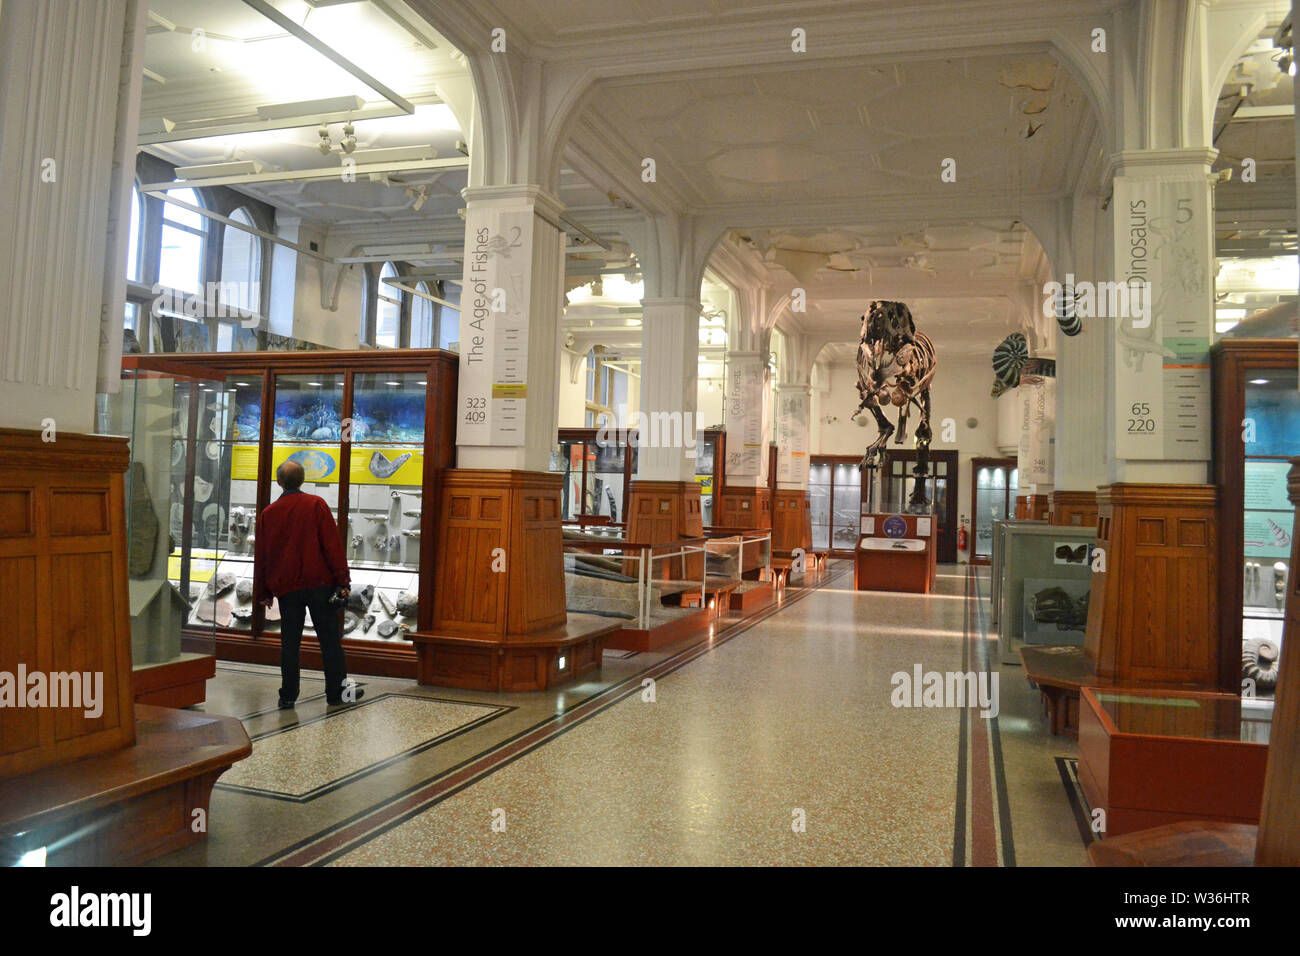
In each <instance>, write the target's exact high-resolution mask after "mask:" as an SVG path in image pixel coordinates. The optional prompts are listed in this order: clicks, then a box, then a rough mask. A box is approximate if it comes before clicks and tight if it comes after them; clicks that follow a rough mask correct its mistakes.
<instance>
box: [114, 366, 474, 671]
mask: <svg viewBox="0 0 1300 956" xmlns="http://www.w3.org/2000/svg"><path fill="white" fill-rule="evenodd" d="M131 361H132V362H134V363H135V364H136V365H137V366H138V367H139V368H141V369H152V368H154V367H162V365H166V366H169V367H172V368H182V369H183V368H185V367H187V366H189V365H191V364H192V365H193V366H195V367H203V368H206V369H210V370H215V371H216V373H217V374H218V375H219V376H220V380H219V381H218V382H217V383H216V386H215V387H214V388H213V390H212V393H211V398H210V401H211V403H212V405H213V408H214V409H216V410H217V412H216V413H214V415H213V416H212V418H211V421H210V423H209V424H207V425H206V430H205V431H201V433H200V439H201V441H200V442H199V447H198V448H197V455H196V457H200V460H201V461H204V462H206V464H205V467H206V468H207V469H208V471H207V472H203V473H202V474H201V475H200V476H199V478H196V482H195V486H194V488H193V492H192V494H191V495H190V496H189V499H187V502H186V503H185V505H184V506H183V507H185V508H191V509H193V508H195V507H197V508H198V509H199V511H200V514H201V517H202V520H201V522H200V523H199V525H197V526H196V528H195V545H194V548H193V554H192V561H193V562H194V564H195V565H196V566H197V567H199V568H201V569H202V571H205V572H206V571H207V570H208V569H209V568H210V569H211V570H212V577H211V582H210V583H209V584H207V585H206V588H207V589H208V590H211V591H212V592H213V597H214V598H215V600H214V601H212V602H209V603H211V604H212V606H211V607H207V606H205V605H204V604H200V605H198V606H197V607H195V608H194V609H193V610H192V611H191V612H190V615H189V617H188V621H187V629H186V633H187V634H189V633H191V631H192V630H193V629H194V628H197V627H200V626H202V625H204V624H210V625H212V626H213V627H214V628H215V630H214V639H215V646H216V650H217V654H218V656H220V657H224V658H231V659H236V660H252V661H258V662H263V663H274V662H276V661H278V659H279V639H278V636H277V632H278V629H279V607H278V605H277V604H273V605H272V606H271V607H270V608H269V609H266V608H262V607H261V606H259V605H255V604H254V603H253V600H252V587H253V571H254V558H253V555H254V543H255V541H256V536H257V524H258V518H259V516H260V514H261V512H262V510H263V509H264V508H265V507H266V506H267V505H268V504H270V502H271V501H272V500H274V499H275V498H276V497H278V495H279V493H280V491H279V488H278V486H276V485H275V479H274V476H275V470H276V468H278V467H279V466H280V465H281V464H282V463H283V462H284V461H286V460H290V459H291V460H294V461H296V462H298V463H299V464H301V465H302V466H303V469H304V471H305V473H306V482H305V483H304V485H303V489H302V490H303V491H305V492H307V493H309V494H315V495H318V496H320V497H321V498H323V499H324V500H325V501H326V503H327V504H328V505H329V507H330V509H331V511H332V512H333V514H334V518H335V521H336V522H337V524H338V527H339V535H340V538H341V541H342V544H343V547H344V551H345V553H346V555H347V559H348V565H349V569H350V573H351V578H352V599H351V600H350V601H349V603H348V606H347V607H346V609H344V610H343V611H342V612H341V617H342V628H343V634H344V647H345V649H346V651H347V654H348V663H349V667H350V669H352V670H354V671H356V672H358V673H371V674H391V675H394V676H413V675H414V673H415V657H414V651H413V649H412V646H411V644H410V642H409V641H408V640H407V639H406V635H407V634H408V633H409V632H410V631H412V630H415V629H417V628H428V627H429V626H431V623H432V586H433V567H434V561H435V560H436V547H435V543H434V530H435V528H436V524H435V522H436V520H437V514H436V507H437V501H438V487H439V476H440V474H441V471H442V469H444V468H447V467H450V466H451V465H452V463H453V461H454V455H455V424H456V422H455V415H456V371H457V357H456V356H455V355H454V354H452V353H450V352H443V351H440V350H433V349H430V350H404V351H392V352H389V351H363V352H291V353H266V352H261V353H256V352H254V353H230V354H226V353H221V354H200V355H193V356H190V355H186V356H167V357H162V356H159V357H154V356H133V357H131ZM203 427H204V426H203V425H202V424H200V428H201V429H202V428H203ZM200 478H201V480H199V479H200ZM209 485H211V489H209V487H208V486H209ZM202 495H207V498H206V500H205V501H200V500H199V499H200V496H202ZM214 496H215V497H214ZM181 570H182V569H181V568H179V567H178V568H177V571H178V572H179V571H181ZM191 573H193V572H191ZM208 616H210V617H211V618H212V620H210V621H209V620H208ZM311 636H312V631H311V629H310V621H309V624H308V630H307V631H306V639H305V640H304V644H303V657H304V663H305V664H306V665H307V666H315V665H314V664H313V663H312V661H313V660H318V655H319V651H318V649H317V648H316V647H315V644H314V641H312V640H311Z"/></svg>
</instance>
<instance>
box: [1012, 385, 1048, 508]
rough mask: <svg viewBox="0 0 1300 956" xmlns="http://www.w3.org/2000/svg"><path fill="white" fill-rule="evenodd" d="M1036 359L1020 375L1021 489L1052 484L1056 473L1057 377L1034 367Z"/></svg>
mask: <svg viewBox="0 0 1300 956" xmlns="http://www.w3.org/2000/svg"><path fill="white" fill-rule="evenodd" d="M1034 361H1035V360H1033V359H1031V360H1030V363H1031V364H1029V365H1026V367H1025V370H1024V371H1023V372H1021V374H1020V387H1019V388H1018V389H1016V397H1017V399H1018V400H1019V402H1020V447H1019V450H1018V455H1019V458H1018V462H1019V468H1020V476H1019V480H1020V487H1022V488H1023V487H1024V486H1025V485H1050V484H1052V483H1053V473H1054V470H1055V451H1056V449H1055V444H1056V378H1055V377H1054V376H1053V375H1047V374H1044V373H1043V372H1042V371H1039V370H1038V369H1036V368H1035V367H1034V364H1033V363H1034Z"/></svg>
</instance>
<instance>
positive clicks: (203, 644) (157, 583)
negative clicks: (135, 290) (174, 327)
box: [97, 356, 233, 706]
mask: <svg viewBox="0 0 1300 956" xmlns="http://www.w3.org/2000/svg"><path fill="white" fill-rule="evenodd" d="M98 417H99V421H98V423H97V427H98V431H99V432H100V433H104V434H119V435H126V436H128V437H129V439H130V442H129V444H130V450H131V463H130V466H129V470H128V472H127V475H126V481H125V498H126V507H127V514H126V529H127V570H128V574H129V583H128V590H129V601H130V618H131V657H132V663H133V665H134V671H135V680H134V682H135V684H136V688H137V694H141V693H144V694H146V695H147V694H148V692H149V690H150V689H151V688H153V687H155V686H156V687H159V688H161V687H171V688H173V689H174V688H176V687H177V686H178V684H180V683H182V682H181V681H178V680H177V679H176V678H175V677H174V676H171V677H168V676H163V673H162V672H163V671H164V670H166V669H173V672H174V670H175V669H176V668H180V669H182V670H186V669H190V668H191V666H192V665H194V664H195V663H198V662H199V659H201V658H207V659H209V662H210V659H211V655H212V653H213V647H214V634H215V631H216V629H217V628H218V627H220V626H225V625H228V624H229V623H230V611H231V608H232V597H233V582H232V583H230V584H227V581H228V579H229V578H230V570H229V567H230V566H229V563H228V561H227V552H228V547H229V542H228V540H227V539H226V537H225V534H224V531H225V524H224V522H225V516H226V515H227V513H228V511H229V496H230V481H229V477H228V475H227V474H226V473H225V472H224V471H223V469H222V464H223V463H222V446H221V442H220V440H219V438H220V435H221V434H222V432H223V430H224V429H225V427H226V423H227V422H228V420H229V403H228V401H227V395H226V392H225V389H224V387H223V384H222V382H221V379H220V373H219V372H217V371H215V370H210V369H209V370H205V369H201V368H186V369H175V368H165V367H159V368H153V369H146V368H140V367H138V366H137V363H136V361H135V358H134V357H131V356H129V357H127V359H126V360H125V361H124V363H123V369H122V380H121V388H120V390H119V391H118V392H117V393H116V394H105V395H102V396H100V399H99V416H98ZM208 671H209V672H210V667H209V669H208ZM199 673H200V675H201V676H200V677H199V679H198V683H197V686H196V687H195V688H194V689H195V692H196V694H197V696H196V697H194V698H193V699H192V700H190V699H186V700H183V701H182V700H175V699H169V705H171V706H187V705H188V704H189V703H198V702H200V701H202V700H203V691H202V681H203V679H205V677H204V676H202V670H201V669H200V672H199ZM173 693H175V691H174V690H173Z"/></svg>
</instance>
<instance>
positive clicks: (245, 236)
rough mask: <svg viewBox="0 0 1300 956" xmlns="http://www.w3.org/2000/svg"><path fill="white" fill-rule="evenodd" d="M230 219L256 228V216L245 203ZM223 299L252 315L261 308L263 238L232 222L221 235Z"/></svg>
mask: <svg viewBox="0 0 1300 956" xmlns="http://www.w3.org/2000/svg"><path fill="white" fill-rule="evenodd" d="M230 218H231V220H232V221H234V222H237V223H239V224H240V225H242V226H247V227H248V228H250V229H252V228H253V217H252V216H250V215H249V214H248V210H246V209H244V208H243V207H242V206H241V207H240V208H239V209H236V210H235V211H234V212H232V213H231V214H230ZM221 301H222V304H223V305H224V306H225V307H226V308H227V309H238V310H240V311H241V312H246V313H250V314H257V313H258V312H260V311H261V305H262V239H261V237H260V236H255V235H254V234H253V233H251V232H246V231H244V230H243V229H236V228H235V227H234V226H229V225H228V226H225V227H224V228H223V229H222V235H221Z"/></svg>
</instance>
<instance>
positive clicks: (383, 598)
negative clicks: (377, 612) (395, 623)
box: [379, 591, 397, 617]
mask: <svg viewBox="0 0 1300 956" xmlns="http://www.w3.org/2000/svg"><path fill="white" fill-rule="evenodd" d="M379 606H380V607H382V608H383V609H384V613H385V614H387V615H388V616H389V617H392V616H393V615H394V614H396V613H397V605H396V604H394V603H393V599H392V598H390V597H389V596H388V593H387V592H385V591H380V592H379Z"/></svg>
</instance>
